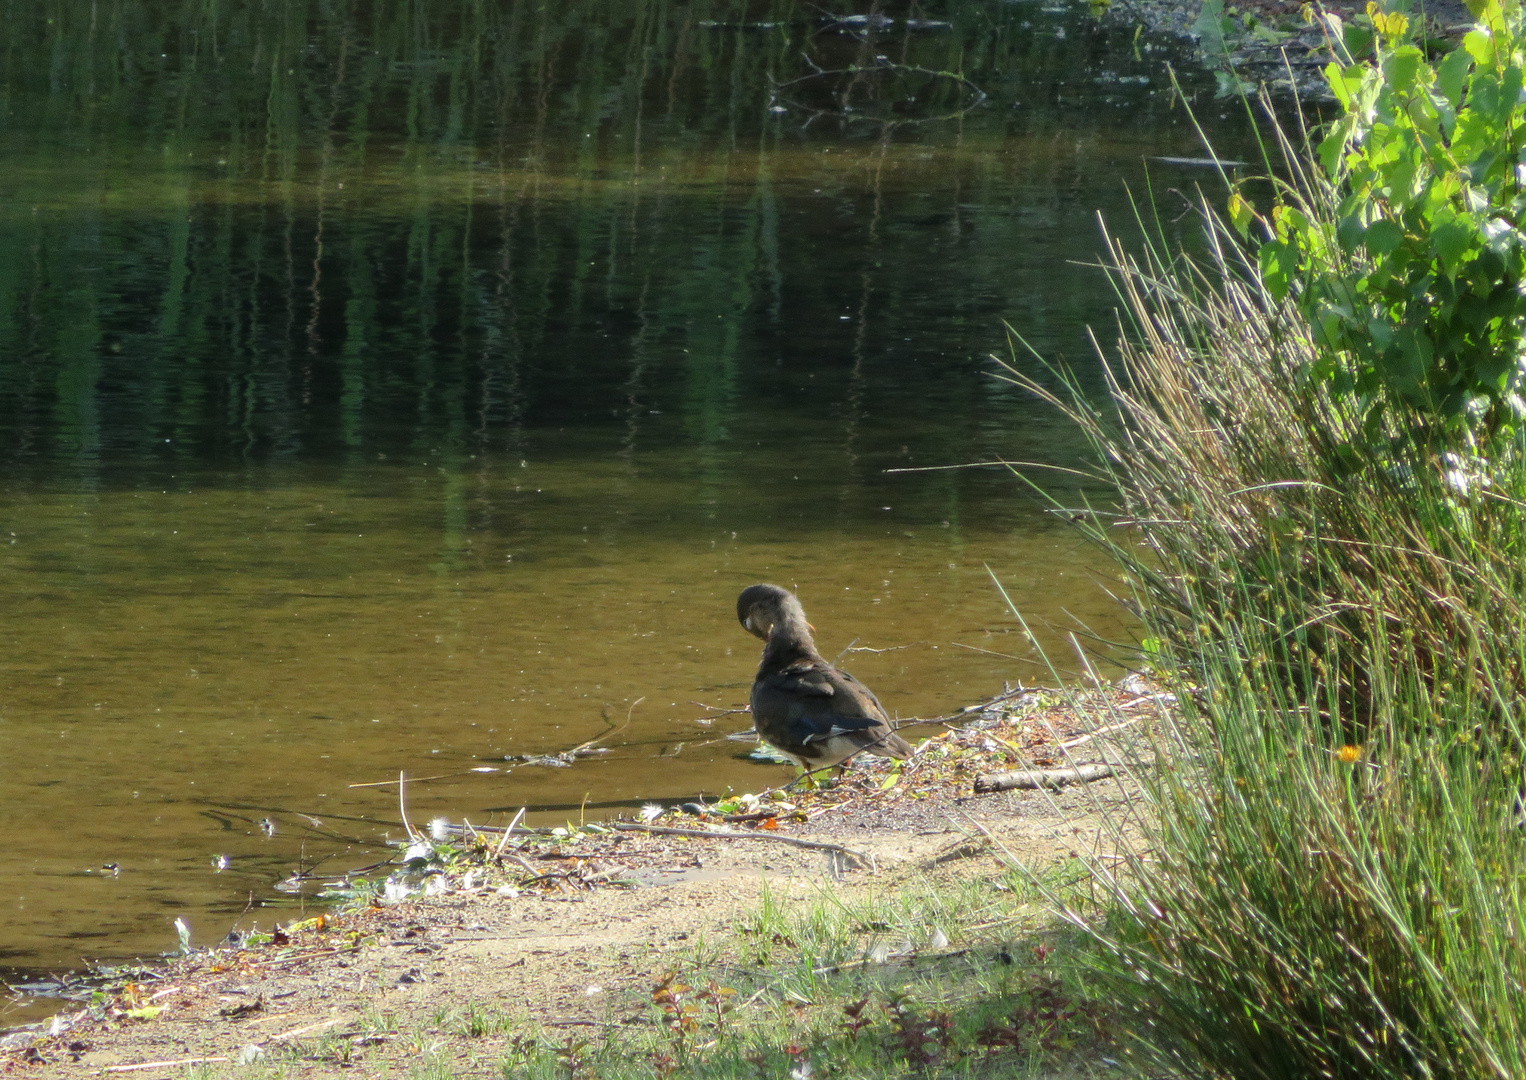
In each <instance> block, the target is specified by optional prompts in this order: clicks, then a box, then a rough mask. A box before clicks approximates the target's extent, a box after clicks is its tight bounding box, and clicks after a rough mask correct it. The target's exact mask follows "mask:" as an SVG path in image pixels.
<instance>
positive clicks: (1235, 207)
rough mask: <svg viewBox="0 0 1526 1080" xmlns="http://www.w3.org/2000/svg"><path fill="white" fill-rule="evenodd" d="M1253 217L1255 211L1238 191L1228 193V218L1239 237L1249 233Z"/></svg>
mask: <svg viewBox="0 0 1526 1080" xmlns="http://www.w3.org/2000/svg"><path fill="white" fill-rule="evenodd" d="M1255 218H1256V212H1255V210H1254V209H1252V208H1251V205H1250V203H1248V202H1246V201H1245V198H1244V197H1243V196H1242V195H1241V194H1240V193H1239V192H1238V191H1234V192H1231V193H1230V195H1229V220H1230V222H1231V223H1232V224H1233V225H1234V227H1235V231H1236V232H1238V233H1239V234H1240V237H1241V239H1244V238H1245V237H1246V236H1248V235H1250V225H1251V222H1252V221H1254V220H1255Z"/></svg>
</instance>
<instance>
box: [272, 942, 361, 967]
mask: <svg viewBox="0 0 1526 1080" xmlns="http://www.w3.org/2000/svg"><path fill="white" fill-rule="evenodd" d="M356 951H358V950H357V948H356V947H355V946H353V945H346V946H344V947H343V948H338V949H318V950H317V951H315V952H307V953H298V954H297V955H296V956H280V957H277V958H276V959H274V960H251V961H250V962H249V966H250V967H251V968H262V969H263V968H273V967H284V966H286V965H287V964H299V963H301V962H302V961H303V960H317V959H319V958H320V957H324V956H343V955H345V954H347V953H353V952H356Z"/></svg>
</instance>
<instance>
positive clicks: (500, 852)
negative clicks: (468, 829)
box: [484, 806, 525, 859]
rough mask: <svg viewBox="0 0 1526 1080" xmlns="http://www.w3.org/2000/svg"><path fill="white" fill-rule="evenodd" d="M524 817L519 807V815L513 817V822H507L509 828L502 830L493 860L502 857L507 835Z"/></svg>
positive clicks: (523, 810) (522, 809)
mask: <svg viewBox="0 0 1526 1080" xmlns="http://www.w3.org/2000/svg"><path fill="white" fill-rule="evenodd" d="M524 817H525V808H524V807H523V806H521V807H520V808H519V813H517V814H515V815H514V820H513V821H511V822H509V827H508V828H507V829H505V830H503V839H502V840H499V841H498V850H497V851H495V852H493V858H495V859H498V858H502V857H503V846H504V845H505V844H507V843H508V842H509V834H510V833H512V832H513V831H514V826H516V825H518V824H519V823H520V822H521V821H523V820H524ZM484 831H486V830H484Z"/></svg>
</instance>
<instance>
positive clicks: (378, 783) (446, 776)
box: [346, 765, 508, 788]
mask: <svg viewBox="0 0 1526 1080" xmlns="http://www.w3.org/2000/svg"><path fill="white" fill-rule="evenodd" d="M481 772H508V770H507V769H495V768H493V767H492V766H487V765H480V766H478V767H477V768H475V769H463V770H462V771H461V772H449V773H439V774H437V775H435V776H415V777H414V778H413V779H412V781H411V782H412V783H415V784H422V783H424V782H425V781H427V780H454V779H455V778H456V777H458V776H470V775H472V774H473V773H481ZM395 783H397V781H396V780H373V781H371V782H370V783H366V784H349V785H346V786H348V787H352V788H361V787H391V786H392V785H393V784H395Z"/></svg>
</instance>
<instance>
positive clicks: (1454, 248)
mask: <svg viewBox="0 0 1526 1080" xmlns="http://www.w3.org/2000/svg"><path fill="white" fill-rule="evenodd" d="M1476 242H1477V234H1476V233H1475V232H1474V231H1473V229H1472V228H1470V227H1469V225H1468V223H1467V219H1465V218H1459V217H1457V216H1455V215H1453V216H1451V217H1449V218H1448V219H1446V220H1443V221H1441V222H1439V223H1438V224H1436V225H1435V226H1434V227H1433V228H1432V229H1431V246H1432V247H1433V248H1435V249H1436V254H1437V255H1439V256H1440V257H1441V264H1442V265H1443V266H1444V267H1446V270H1447V273H1449V274H1455V273H1456V272H1457V267H1458V265H1459V264H1461V263H1462V261H1463V259H1464V258H1465V257H1466V256H1467V254H1468V252H1469V251H1470V250H1471V249H1472V247H1473V246H1474V244H1475V243H1476Z"/></svg>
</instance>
